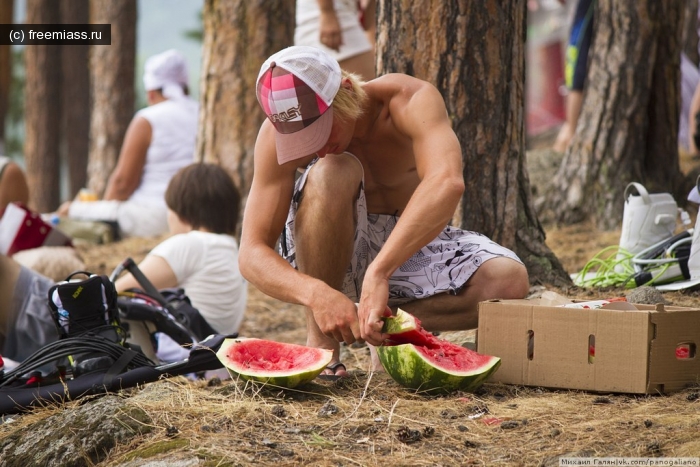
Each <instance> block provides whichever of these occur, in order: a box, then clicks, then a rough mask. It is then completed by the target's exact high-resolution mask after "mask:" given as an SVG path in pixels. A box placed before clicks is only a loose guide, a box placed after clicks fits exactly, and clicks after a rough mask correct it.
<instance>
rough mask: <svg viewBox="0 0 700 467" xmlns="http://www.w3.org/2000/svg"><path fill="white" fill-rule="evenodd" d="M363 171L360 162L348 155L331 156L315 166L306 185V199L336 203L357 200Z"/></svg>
mask: <svg viewBox="0 0 700 467" xmlns="http://www.w3.org/2000/svg"><path fill="white" fill-rule="evenodd" d="M362 177H363V171H362V166H361V165H360V163H359V161H357V159H355V158H354V157H352V156H349V155H347V154H340V155H337V154H329V155H327V156H326V157H324V158H323V159H321V160H319V161H318V162H316V164H314V166H313V167H312V168H311V171H310V172H309V175H308V178H307V179H306V183H305V185H304V195H303V197H304V199H308V198H314V199H315V200H316V197H318V201H326V202H335V201H338V200H342V199H346V198H348V199H349V198H352V199H356V198H357V195H358V193H359V188H360V182H362Z"/></svg>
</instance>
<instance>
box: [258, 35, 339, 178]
mask: <svg viewBox="0 0 700 467" xmlns="http://www.w3.org/2000/svg"><path fill="white" fill-rule="evenodd" d="M340 81H341V71H340V65H338V62H337V61H336V60H335V59H334V58H333V57H331V56H330V55H328V54H327V53H325V52H324V51H322V50H320V49H316V48H314V47H306V46H293V47H288V48H286V49H283V50H280V51H279V52H277V53H276V54H274V55H272V56H271V57H270V58H268V59H267V60H266V61H265V63H263V66H262V68H260V73H259V74H258V82H257V96H258V102H260V105H261V106H262V108H263V110H264V111H265V114H266V115H267V118H268V119H270V122H272V124H273V125H274V127H275V129H276V130H277V134H276V142H277V162H278V163H279V164H280V165H281V164H284V163H285V162H289V161H291V160H294V159H299V158H301V157H305V156H308V155H311V154H314V153H315V152H317V151H318V150H319V149H321V148H322V147H323V146H324V145H325V144H326V143H327V142H328V137H329V136H330V133H331V126H332V125H333V107H332V106H331V104H332V103H333V99H334V98H335V95H336V94H337V93H338V89H340Z"/></svg>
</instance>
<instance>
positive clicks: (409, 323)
mask: <svg viewBox="0 0 700 467" xmlns="http://www.w3.org/2000/svg"><path fill="white" fill-rule="evenodd" d="M418 327H419V325H418V323H416V318H415V317H413V316H412V315H411V314H409V313H406V312H405V311H403V310H402V309H401V308H399V309H398V310H397V311H396V315H395V316H392V317H389V318H385V319H384V327H383V328H382V332H384V333H386V334H402V333H404V332H408V331H415V330H416V329H418Z"/></svg>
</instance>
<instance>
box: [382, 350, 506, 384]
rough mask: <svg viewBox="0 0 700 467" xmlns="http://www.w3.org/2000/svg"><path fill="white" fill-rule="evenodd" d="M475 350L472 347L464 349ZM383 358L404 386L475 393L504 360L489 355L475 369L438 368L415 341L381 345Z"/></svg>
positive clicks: (391, 372) (383, 361) (389, 371)
mask: <svg viewBox="0 0 700 467" xmlns="http://www.w3.org/2000/svg"><path fill="white" fill-rule="evenodd" d="M464 350H466V351H468V352H471V351H470V350H469V349H466V348H465V349H464ZM377 354H378V355H379V360H380V361H381V363H382V366H383V367H384V369H385V370H386V372H387V373H389V375H390V376H391V377H392V378H393V379H394V381H396V382H397V383H399V384H400V385H402V386H404V387H407V388H411V389H416V390H418V391H425V392H451V391H456V390H462V391H468V392H473V391H475V390H476V389H478V388H479V387H480V386H481V385H482V384H483V383H484V382H485V381H486V380H487V379H488V378H489V376H491V375H492V374H493V373H494V372H495V371H496V370H497V369H498V367H499V366H500V364H501V359H500V358H498V357H489V359H488V360H487V361H485V362H483V363H481V364H480V366H479V367H477V368H475V369H473V370H471V371H459V372H457V371H453V370H446V369H443V368H439V367H437V366H436V365H435V364H434V362H431V361H430V360H428V359H427V358H426V357H425V356H424V355H423V353H422V352H421V348H420V347H419V346H416V345H413V344H401V345H383V346H380V347H377Z"/></svg>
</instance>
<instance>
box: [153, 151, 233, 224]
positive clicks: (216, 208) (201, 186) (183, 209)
mask: <svg viewBox="0 0 700 467" xmlns="http://www.w3.org/2000/svg"><path fill="white" fill-rule="evenodd" d="M165 203H166V204H167V205H168V207H169V208H170V209H171V210H172V211H173V212H174V213H175V214H177V215H178V216H179V217H180V219H182V220H183V221H185V222H187V223H188V224H190V225H191V226H192V228H193V229H199V228H204V229H206V230H208V231H209V232H213V233H218V234H229V235H234V234H235V233H236V226H237V223H238V205H239V203H240V194H239V193H238V189H237V188H236V185H234V184H233V180H232V179H231V177H230V176H229V174H228V173H226V171H225V170H224V169H223V168H221V167H220V166H218V165H214V164H206V163H195V164H192V165H188V166H187V167H183V168H182V169H180V170H179V171H178V172H177V173H176V174H175V176H174V177H173V178H172V179H171V180H170V183H169V184H168V189H167V190H166V191H165Z"/></svg>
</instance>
